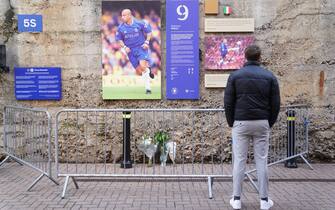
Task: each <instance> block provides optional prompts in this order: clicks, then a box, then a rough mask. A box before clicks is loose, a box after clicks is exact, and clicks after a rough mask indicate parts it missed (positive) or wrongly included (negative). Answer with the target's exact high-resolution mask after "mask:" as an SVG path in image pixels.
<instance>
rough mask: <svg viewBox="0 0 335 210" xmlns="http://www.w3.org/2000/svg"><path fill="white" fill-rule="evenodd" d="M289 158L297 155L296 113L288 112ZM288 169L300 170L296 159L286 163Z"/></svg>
mask: <svg viewBox="0 0 335 210" xmlns="http://www.w3.org/2000/svg"><path fill="white" fill-rule="evenodd" d="M286 115H287V157H292V156H294V155H295V137H296V136H295V111H294V110H287V112H286ZM285 167H287V168H298V165H297V162H296V158H292V159H289V160H287V161H286V162H285Z"/></svg>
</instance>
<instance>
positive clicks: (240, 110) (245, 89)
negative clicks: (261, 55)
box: [224, 61, 280, 127]
mask: <svg viewBox="0 0 335 210" xmlns="http://www.w3.org/2000/svg"><path fill="white" fill-rule="evenodd" d="M224 107H225V113H226V118H227V121H228V125H229V126H230V127H232V126H233V124H234V121H235V120H242V121H243V120H265V119H266V120H268V121H269V125H270V127H272V126H273V124H274V123H275V121H276V119H277V117H278V113H279V110H280V94H279V87H278V82H277V79H276V77H275V76H274V75H273V74H272V73H271V72H270V71H268V70H266V69H264V68H262V67H260V65H259V63H258V62H255V61H248V62H247V63H245V65H244V67H243V68H241V69H240V70H238V71H236V72H234V73H232V74H231V75H230V76H229V79H228V83H227V87H226V89H225V92H224Z"/></svg>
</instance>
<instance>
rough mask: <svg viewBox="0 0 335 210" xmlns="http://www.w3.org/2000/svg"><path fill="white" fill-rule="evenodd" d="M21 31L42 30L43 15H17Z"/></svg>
mask: <svg viewBox="0 0 335 210" xmlns="http://www.w3.org/2000/svg"><path fill="white" fill-rule="evenodd" d="M17 25H18V30H19V32H42V31H43V22H42V15H17Z"/></svg>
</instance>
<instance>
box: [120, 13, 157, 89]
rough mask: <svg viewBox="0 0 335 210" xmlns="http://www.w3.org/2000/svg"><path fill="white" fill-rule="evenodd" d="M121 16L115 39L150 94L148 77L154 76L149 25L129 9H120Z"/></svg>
mask: <svg viewBox="0 0 335 210" xmlns="http://www.w3.org/2000/svg"><path fill="white" fill-rule="evenodd" d="M121 16H122V17H121V18H122V21H123V23H121V24H120V25H119V27H118V30H117V33H116V40H117V41H118V42H119V44H120V46H121V47H122V49H123V51H125V52H126V53H127V55H128V59H129V61H130V63H131V64H132V66H133V67H134V68H135V70H136V72H137V73H139V74H141V75H142V78H143V80H144V83H145V91H146V94H151V88H150V78H151V79H153V78H154V74H153V73H152V72H151V69H150V57H149V52H148V50H149V43H150V39H151V26H150V24H148V23H146V22H144V21H142V20H137V19H136V18H134V17H133V16H132V14H131V11H130V10H129V9H124V10H122V13H121Z"/></svg>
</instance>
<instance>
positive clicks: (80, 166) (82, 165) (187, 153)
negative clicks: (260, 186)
mask: <svg viewBox="0 0 335 210" xmlns="http://www.w3.org/2000/svg"><path fill="white" fill-rule="evenodd" d="M224 119H225V116H224V110H223V109H68V110H63V111H60V112H58V113H57V115H56V129H55V131H56V133H55V137H56V143H55V145H56V165H57V169H56V170H57V175H58V176H59V177H65V184H64V188H63V193H62V198H64V196H65V192H66V189H67V185H68V181H69V178H71V179H72V180H73V182H74V184H75V186H76V188H78V184H77V181H76V178H77V177H81V178H83V177H119V178H120V177H131V178H180V179H183V178H184V179H186V178H195V179H207V180H208V187H209V193H210V197H211V196H212V195H211V193H212V191H211V187H212V178H213V177H228V178H229V177H231V175H230V170H225V169H224V167H223V163H224V162H226V161H227V160H228V159H229V158H230V156H229V154H227V152H226V149H227V148H229V147H230V144H231V141H230V140H226V141H225V140H224V138H223V136H224V135H225V132H224V129H225V126H224V124H225V122H224ZM127 120H128V122H129V123H130V128H131V134H130V136H129V138H130V140H131V142H130V144H131V145H130V149H131V154H130V159H131V163H129V164H128V163H126V164H124V163H125V161H124V160H125V159H127V157H126V155H125V153H126V151H124V148H123V147H122V144H123V139H124V133H125V132H124V129H125V130H126V129H127V125H125V123H126V124H127ZM160 130H163V131H166V132H167V133H168V134H169V136H170V141H172V142H175V148H173V149H174V150H175V151H176V152H175V158H174V159H175V160H174V161H175V164H173V163H171V162H167V164H166V166H160V165H159V162H160V160H159V159H160V158H159V157H157V156H153V158H152V162H153V164H152V167H148V166H147V162H148V158H147V157H146V155H145V154H144V153H143V152H141V151H139V149H138V148H139V145H140V144H141V141H142V137H143V136H150V137H151V138H153V137H154V134H155V132H157V131H160ZM127 164H128V165H127ZM130 165H131V166H130ZM130 167H131V168H130Z"/></svg>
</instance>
